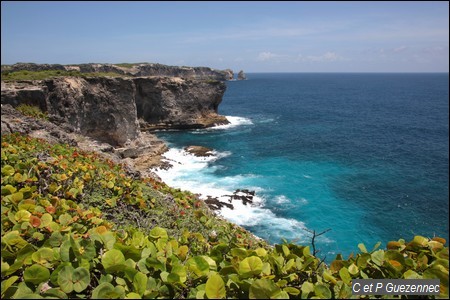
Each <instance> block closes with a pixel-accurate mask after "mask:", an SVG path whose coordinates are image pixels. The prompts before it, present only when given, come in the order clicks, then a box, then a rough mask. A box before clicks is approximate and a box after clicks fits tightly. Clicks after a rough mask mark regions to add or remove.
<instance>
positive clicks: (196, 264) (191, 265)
mask: <svg viewBox="0 0 450 300" xmlns="http://www.w3.org/2000/svg"><path fill="white" fill-rule="evenodd" d="M186 266H187V268H188V269H189V270H190V271H192V272H194V274H195V275H197V276H198V277H201V276H205V275H208V272H209V263H208V262H207V261H206V260H205V259H204V258H203V257H201V256H194V257H192V258H190V259H188V261H187V262H186Z"/></svg>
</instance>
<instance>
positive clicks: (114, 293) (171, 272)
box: [1, 134, 449, 299]
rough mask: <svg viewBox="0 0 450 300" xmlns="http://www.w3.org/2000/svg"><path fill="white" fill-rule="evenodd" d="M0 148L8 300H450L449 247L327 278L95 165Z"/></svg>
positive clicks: (36, 149) (425, 245) (373, 257)
mask: <svg viewBox="0 0 450 300" xmlns="http://www.w3.org/2000/svg"><path fill="white" fill-rule="evenodd" d="M1 146H2V148H1V172H2V179H1V193H2V198H1V199H2V200H1V205H2V206H1V222H2V239H1V247H2V248H1V249H2V256H1V275H2V287H1V297H2V298H33V299H35V298H109V299H119V298H200V299H204V298H351V297H357V296H352V294H351V281H352V279H355V278H375V279H379V278H439V279H440V280H441V295H440V297H444V298H447V297H448V267H449V264H448V247H446V246H445V244H446V241H445V240H444V239H442V238H433V239H428V238H425V237H421V236H416V237H415V238H414V240H413V241H411V242H406V241H404V240H401V239H400V240H398V241H392V242H389V243H388V245H387V249H386V250H382V249H378V246H379V244H378V245H376V246H375V247H374V249H373V250H372V251H370V252H369V251H368V250H367V249H366V247H365V246H364V245H363V244H360V245H359V252H358V253H357V254H356V255H354V256H351V257H349V258H347V259H344V258H343V257H342V256H341V255H337V256H336V259H335V260H334V261H333V262H332V263H331V264H330V266H326V265H325V264H324V263H323V262H322V261H321V260H320V259H319V258H317V257H315V256H314V255H312V254H311V252H310V247H309V246H302V245H295V244H291V243H287V242H285V243H283V244H281V245H275V246H273V247H271V246H269V245H267V244H266V243H265V242H263V241H261V240H258V239H256V238H255V237H253V236H252V235H251V234H250V233H248V232H247V231H245V230H244V229H242V228H240V227H238V226H235V225H233V224H230V223H228V222H226V221H224V220H221V219H219V218H217V217H215V216H214V215H213V214H212V213H211V212H210V211H209V210H208V209H206V207H205V206H204V204H203V202H202V201H199V200H198V199H196V197H195V196H194V195H192V194H191V193H189V192H183V191H180V190H179V189H173V188H170V187H168V186H167V185H165V184H163V183H160V182H157V181H155V180H152V179H139V180H136V179H133V178H132V176H131V175H130V174H128V173H127V171H126V170H125V168H124V167H123V166H121V165H117V164H114V163H113V162H111V161H109V160H105V159H102V158H100V157H99V156H98V155H97V154H95V153H89V152H84V151H80V150H79V149H77V148H73V147H69V146H67V145H60V144H57V145H50V144H48V143H46V142H45V141H43V140H39V139H34V138H30V137H28V136H23V135H20V134H7V135H2V144H1ZM430 297H434V296H430Z"/></svg>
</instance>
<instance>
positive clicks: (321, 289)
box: [314, 283, 331, 299]
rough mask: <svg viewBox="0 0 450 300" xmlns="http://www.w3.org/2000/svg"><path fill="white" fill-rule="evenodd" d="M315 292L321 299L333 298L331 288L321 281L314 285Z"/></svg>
mask: <svg viewBox="0 0 450 300" xmlns="http://www.w3.org/2000/svg"><path fill="white" fill-rule="evenodd" d="M314 293H316V296H317V297H319V298H320V299H330V298H331V291H330V289H329V288H328V287H327V286H326V285H324V284H321V283H318V284H316V285H315V286H314Z"/></svg>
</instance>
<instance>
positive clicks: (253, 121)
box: [158, 73, 449, 260]
mask: <svg viewBox="0 0 450 300" xmlns="http://www.w3.org/2000/svg"><path fill="white" fill-rule="evenodd" d="M248 78H249V79H248V80H246V81H232V82H227V91H226V93H225V96H224V99H223V102H222V104H221V105H220V107H219V112H220V113H221V114H223V115H226V116H230V118H229V119H230V121H231V122H232V124H231V125H229V126H219V127H217V128H212V129H206V130H193V131H167V132H159V133H158V136H159V137H161V138H163V139H164V140H166V141H167V142H168V143H169V145H170V146H171V147H172V149H171V150H170V151H169V152H168V153H167V157H168V158H169V159H171V160H172V162H173V165H174V167H173V168H172V169H170V170H169V171H167V172H165V171H162V170H160V171H158V174H160V176H161V177H162V178H163V180H165V181H166V182H167V183H168V184H170V185H172V186H176V187H180V188H183V189H188V190H192V191H194V192H198V193H201V194H202V195H204V196H206V195H212V196H222V195H226V194H231V193H232V192H233V191H235V190H236V189H250V190H255V191H256V196H257V197H256V198H255V202H254V205H253V206H250V205H247V206H244V205H242V204H241V205H239V204H238V203H236V204H235V210H234V211H230V210H227V209H224V210H223V211H222V212H221V214H222V215H223V216H224V217H226V218H227V219H229V220H231V221H233V222H235V223H238V224H240V225H242V226H244V227H246V228H247V229H249V230H250V231H252V232H253V233H255V234H256V235H258V236H260V237H262V238H265V239H267V240H269V241H270V242H271V243H279V242H280V241H281V239H282V238H285V239H287V240H288V241H294V242H297V243H302V244H305V243H309V241H310V234H309V233H308V231H307V230H316V231H317V232H321V231H323V230H326V229H331V231H329V232H327V233H326V234H324V235H322V236H321V237H319V238H318V240H317V244H316V246H317V248H318V249H320V251H321V252H320V253H319V256H321V257H323V256H327V260H330V259H333V258H334V256H335V254H337V253H342V254H344V255H349V254H350V253H351V252H355V251H357V245H358V243H360V242H363V243H364V244H365V245H366V246H367V248H371V247H372V246H373V245H374V244H375V243H377V242H378V241H381V242H382V243H383V245H384V244H385V243H386V242H388V241H389V240H397V239H399V238H405V239H410V238H412V237H413V236H414V235H417V234H419V235H424V236H428V237H432V236H434V235H439V236H444V237H448V232H449V230H448V228H449V227H448V221H449V220H448V207H449V202H448V196H449V193H448V153H449V148H448V138H449V134H448V123H449V122H448V117H449V110H448V106H449V104H448V74H282V73H281V74H248ZM187 145H202V146H206V147H210V148H213V149H214V150H215V152H214V153H215V156H214V157H210V158H207V159H199V158H195V157H193V156H191V155H187V154H186V153H185V152H183V151H182V148H183V147H184V146H187ZM305 229H307V230H305Z"/></svg>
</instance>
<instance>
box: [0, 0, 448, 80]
mask: <svg viewBox="0 0 450 300" xmlns="http://www.w3.org/2000/svg"><path fill="white" fill-rule="evenodd" d="M16 62H36V63H60V64H77V63H87V62H99V63H120V62H157V63H163V64H169V65H187V66H208V67H212V68H217V69H225V68H231V69H233V70H234V71H235V72H236V71H239V70H241V69H243V70H245V71H247V72H448V71H449V2H447V1H445V2H444V1H441V2H432V1H423V2H339V1H338V2H290V1H288V2H281V1H276V2H275V1H274V2H190V1H186V2H44V1H43V2H26V1H24V2H19V1H17V2H16V1H10V2H9V1H2V2H1V63H2V64H13V63H16Z"/></svg>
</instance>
